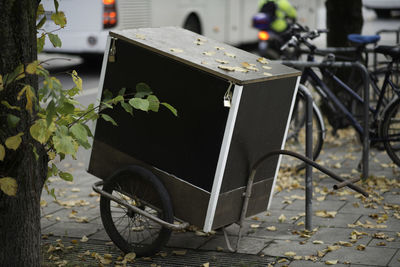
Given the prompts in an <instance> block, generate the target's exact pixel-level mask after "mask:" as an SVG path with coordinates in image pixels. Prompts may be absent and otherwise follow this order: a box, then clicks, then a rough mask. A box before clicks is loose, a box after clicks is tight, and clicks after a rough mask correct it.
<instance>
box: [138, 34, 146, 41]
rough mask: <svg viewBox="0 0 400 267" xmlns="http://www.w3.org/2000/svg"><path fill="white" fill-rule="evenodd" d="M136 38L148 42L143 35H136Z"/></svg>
mask: <svg viewBox="0 0 400 267" xmlns="http://www.w3.org/2000/svg"><path fill="white" fill-rule="evenodd" d="M136 38H138V39H140V40H146V37H145V36H144V35H142V34H136Z"/></svg>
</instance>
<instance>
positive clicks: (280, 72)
mask: <svg viewBox="0 0 400 267" xmlns="http://www.w3.org/2000/svg"><path fill="white" fill-rule="evenodd" d="M165 29H168V30H165ZM110 36H111V37H113V38H117V39H121V40H124V41H127V42H130V43H133V44H135V45H138V46H141V47H143V48H146V49H149V50H152V51H154V52H156V53H159V54H162V55H164V56H166V57H169V58H173V59H175V60H177V61H180V62H183V63H185V64H188V65H191V66H193V67H195V68H198V69H201V70H203V71H206V72H208V73H212V74H214V75H216V76H218V77H221V78H224V79H227V80H229V81H231V82H233V83H236V84H239V85H243V84H250V83H255V82H262V81H268V80H274V79H279V78H285V77H292V76H299V75H300V74H301V72H300V71H298V70H295V69H292V68H289V67H286V66H284V65H282V64H279V63H276V62H273V61H270V60H267V59H265V58H261V57H259V56H257V55H254V54H251V53H248V52H246V51H243V50H240V49H238V48H235V47H232V46H230V45H227V44H224V43H220V42H217V41H214V40H211V39H208V38H206V37H203V36H201V35H198V34H196V33H193V32H190V31H187V30H184V29H182V28H177V27H161V28H141V29H129V30H122V31H115V32H110ZM160 40H161V43H160ZM155 64H156V63H155Z"/></svg>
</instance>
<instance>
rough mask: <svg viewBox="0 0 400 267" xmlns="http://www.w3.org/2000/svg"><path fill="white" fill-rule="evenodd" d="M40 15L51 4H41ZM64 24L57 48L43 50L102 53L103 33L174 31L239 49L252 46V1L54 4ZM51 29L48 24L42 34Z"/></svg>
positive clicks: (62, 0) (80, 0) (74, 0)
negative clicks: (167, 28)
mask: <svg viewBox="0 0 400 267" xmlns="http://www.w3.org/2000/svg"><path fill="white" fill-rule="evenodd" d="M42 3H43V6H44V9H45V10H46V13H45V14H46V16H47V17H48V18H50V17H51V14H52V12H54V10H55V9H54V2H53V0H42ZM59 4H60V6H59V11H63V12H64V13H65V15H66V17H67V25H66V26H65V28H64V29H61V30H59V31H57V32H55V33H56V34H58V35H59V37H60V39H61V41H62V46H61V48H54V47H53V46H52V45H51V43H50V42H49V41H46V44H45V47H44V51H47V52H62V53H71V54H88V53H89V54H90V53H103V52H104V49H105V46H106V39H107V38H106V36H107V35H108V31H109V30H122V29H128V28H142V27H160V26H180V27H183V28H186V29H190V30H192V31H195V32H197V33H200V34H203V35H205V36H207V37H209V38H212V39H215V40H218V41H222V42H225V43H229V44H232V45H240V44H245V43H251V42H256V41H257V31H256V30H255V29H253V28H252V16H253V15H254V14H256V13H257V8H258V5H257V4H258V0H59ZM55 28H57V26H56V25H55V24H54V23H53V22H52V21H51V20H50V19H48V20H47V22H46V24H45V25H44V29H45V30H47V31H51V30H54V29H55Z"/></svg>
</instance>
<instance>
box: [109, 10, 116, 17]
mask: <svg viewBox="0 0 400 267" xmlns="http://www.w3.org/2000/svg"><path fill="white" fill-rule="evenodd" d="M108 16H109V17H110V19H115V18H116V17H117V12H114V11H113V12H110V13H109V14H108Z"/></svg>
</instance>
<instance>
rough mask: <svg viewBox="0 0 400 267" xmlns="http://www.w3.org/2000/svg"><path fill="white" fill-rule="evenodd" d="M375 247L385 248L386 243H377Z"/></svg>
mask: <svg viewBox="0 0 400 267" xmlns="http://www.w3.org/2000/svg"><path fill="white" fill-rule="evenodd" d="M376 245H377V246H380V247H382V246H386V243H385V242H379V243H376Z"/></svg>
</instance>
